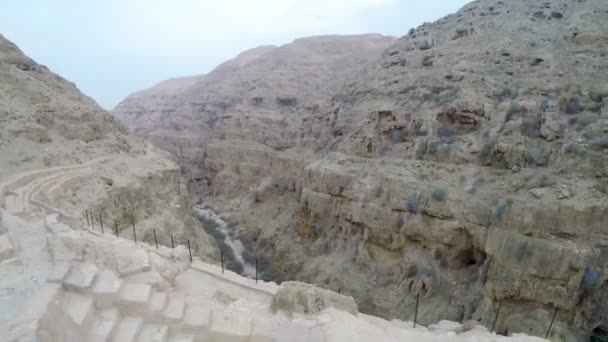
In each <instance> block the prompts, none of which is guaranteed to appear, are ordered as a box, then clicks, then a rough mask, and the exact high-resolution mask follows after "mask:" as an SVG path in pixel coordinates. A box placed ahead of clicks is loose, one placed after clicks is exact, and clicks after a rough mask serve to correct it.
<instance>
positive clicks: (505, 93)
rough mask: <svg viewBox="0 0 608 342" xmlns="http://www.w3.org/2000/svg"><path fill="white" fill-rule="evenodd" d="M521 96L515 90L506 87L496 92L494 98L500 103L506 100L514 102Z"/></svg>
mask: <svg viewBox="0 0 608 342" xmlns="http://www.w3.org/2000/svg"><path fill="white" fill-rule="evenodd" d="M517 96H519V92H518V91H517V89H515V88H511V87H504V88H502V89H500V90H496V91H494V97H495V98H496V99H497V100H498V102H504V101H505V100H512V99H514V98H516V97H517Z"/></svg>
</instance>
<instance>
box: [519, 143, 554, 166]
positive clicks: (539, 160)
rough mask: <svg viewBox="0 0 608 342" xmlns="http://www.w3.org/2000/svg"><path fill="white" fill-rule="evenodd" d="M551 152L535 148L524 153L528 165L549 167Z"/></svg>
mask: <svg viewBox="0 0 608 342" xmlns="http://www.w3.org/2000/svg"><path fill="white" fill-rule="evenodd" d="M550 154H551V152H550V151H549V150H547V149H545V148H541V147H535V148H530V149H528V150H526V152H524V158H525V159H526V162H528V164H533V165H536V166H547V165H548V164H549V155H550Z"/></svg>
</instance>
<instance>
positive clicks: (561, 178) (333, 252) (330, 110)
mask: <svg viewBox="0 0 608 342" xmlns="http://www.w3.org/2000/svg"><path fill="white" fill-rule="evenodd" d="M607 37H608V4H607V3H606V2H605V1H602V0H580V1H565V0H553V1H549V0H548V1H527V0H513V1H495V0H480V1H473V2H471V3H469V4H468V5H466V6H465V7H463V8H462V9H461V10H460V11H458V12H457V13H454V14H450V15H448V16H446V17H444V18H441V19H439V20H437V21H436V22H433V23H425V24H423V25H421V26H419V27H417V28H415V29H412V30H410V32H409V33H408V34H407V35H406V36H403V37H401V38H400V39H398V40H396V41H393V42H392V43H390V44H387V45H386V48H382V51H381V52H378V53H377V55H376V57H375V58H369V59H368V60H367V61H365V62H363V61H361V63H359V64H358V68H357V71H355V72H348V73H340V72H336V73H335V74H332V76H331V77H329V78H331V79H333V80H334V81H333V82H327V83H326V84H325V86H326V87H325V86H324V87H318V84H317V83H316V81H317V80H318V79H317V78H305V79H300V78H301V77H306V76H307V75H306V74H302V73H299V72H298V70H308V68H309V67H310V65H309V64H307V63H306V61H302V60H301V59H298V58H296V57H293V59H290V61H293V62H292V63H291V64H289V63H288V62H285V61H283V60H282V59H278V60H277V59H276V57H275V55H273V54H263V53H262V52H259V53H260V54H261V57H259V58H260V59H266V60H267V62H266V63H268V65H277V69H278V70H284V69H283V68H282V67H283V66H284V64H281V63H287V64H288V65H291V66H292V69H290V70H287V71H286V73H285V74H284V75H281V76H282V77H283V78H284V82H285V84H291V82H293V79H294V75H297V77H296V78H297V79H298V82H297V84H298V86H302V87H304V88H306V87H305V86H306V82H310V83H309V84H308V85H309V87H307V88H306V90H305V91H304V90H303V91H302V92H301V93H300V92H298V94H307V95H306V98H311V99H314V101H313V102H306V103H307V105H305V106H303V102H304V101H306V100H303V99H302V97H301V96H299V97H298V96H296V95H287V92H280V91H277V94H280V95H279V96H276V97H271V99H274V100H271V102H272V103H269V102H268V96H267V95H260V96H259V97H260V98H262V100H256V99H255V98H256V97H257V96H254V94H255V92H254V91H253V90H252V92H246V93H243V92H239V91H232V89H233V88H225V87H223V86H222V85H225V84H230V82H237V80H239V79H240V78H238V77H237V76H235V75H231V74H228V73H227V74H224V77H226V78H228V79H221V78H220V79H218V78H217V77H211V78H207V77H209V75H211V74H213V73H214V72H212V73H211V74H209V75H208V76H205V77H204V78H203V81H200V82H198V83H197V85H198V84H200V85H204V86H201V87H198V86H196V85H195V86H193V87H192V88H191V91H190V92H183V93H182V95H181V96H182V98H181V100H180V101H181V105H182V106H184V107H192V106H194V103H198V102H197V101H198V99H200V98H201V97H205V96H207V94H208V93H207V91H210V92H211V91H212V92H213V94H214V95H215V96H214V99H215V98H217V99H221V98H226V97H231V98H233V99H234V100H233V102H226V103H225V105H218V106H219V107H210V105H209V104H205V105H204V108H205V110H202V109H201V110H200V111H199V112H198V114H197V115H186V116H184V115H185V114H184V113H187V112H188V111H182V110H176V111H175V112H174V113H168V114H167V116H166V117H165V119H164V120H166V121H165V122H164V123H163V122H161V121H158V120H156V121H155V124H158V125H160V126H161V127H162V131H163V134H164V135H165V136H167V141H172V145H171V146H168V145H163V144H159V146H162V147H165V148H168V149H169V150H171V151H173V152H176V153H177V154H178V155H180V156H181V157H182V158H183V160H182V161H183V162H184V163H183V165H184V166H185V167H187V168H189V169H190V170H191V171H192V173H193V178H194V181H195V182H194V183H193V188H196V189H197V190H200V191H202V192H203V195H204V196H205V201H206V203H207V204H209V205H210V206H212V207H213V208H214V209H216V210H217V211H220V212H223V213H224V214H225V215H226V216H231V217H232V218H233V219H234V220H238V221H239V223H240V224H241V226H243V227H245V228H246V230H247V231H248V234H249V238H251V239H252V240H253V241H255V242H256V243H255V245H256V248H257V251H258V253H260V254H263V255H265V256H266V257H268V258H269V259H270V260H271V261H272V264H273V266H272V268H273V273H275V274H279V275H280V277H281V278H287V279H293V278H295V279H299V280H303V281H308V282H311V283H316V284H319V285H323V286H324V287H328V288H331V289H334V290H337V289H341V291H343V293H347V294H349V295H352V296H353V297H354V298H355V299H356V301H357V303H358V305H359V308H360V309H361V310H362V311H364V312H368V313H374V314H377V315H381V316H383V317H387V318H395V317H396V318H401V319H412V318H413V315H414V310H413V308H414V305H415V298H416V294H418V295H420V298H421V303H420V312H419V319H421V320H422V321H423V322H425V323H434V322H437V321H439V320H441V319H450V320H453V321H465V320H468V319H474V320H477V321H479V322H481V323H482V324H484V325H485V326H487V327H489V326H491V325H492V324H493V323H494V319H495V318H496V317H497V320H496V327H497V329H498V331H500V332H502V333H512V332H526V333H528V334H533V335H540V336H544V334H545V333H546V330H547V327H548V326H549V325H550V322H551V319H552V317H553V315H554V314H555V323H554V325H553V330H552V334H551V338H552V340H554V341H587V340H588V339H589V336H590V335H591V334H595V335H597V336H605V335H606V334H607V333H606V332H607V331H608V311H607V310H608V308H607V307H606V306H605V305H603V303H605V302H606V299H607V298H608V297H607V296H608V282H607V281H606V279H607V277H608V258H607V256H608V254H607V253H608V231H607V229H608V225H606V222H607V217H608V172H607V170H608V155H607V150H608V88H607V87H606V82H605V79H606V77H607V76H608V64H607V63H606V56H607V54H608V38H607ZM314 39H315V38H310V39H309V40H314ZM302 41H305V40H300V41H296V43H294V45H296V44H297V42H302ZM289 46H290V45H287V46H286V47H289ZM262 49H263V50H262V51H265V50H266V49H268V48H262ZM280 49H281V48H280ZM256 51H257V50H253V52H256ZM271 51H272V50H271ZM365 51H367V52H369V51H368V50H365ZM367 52H366V53H365V54H362V55H364V56H367ZM234 61H238V58H237V59H236V60H234ZM234 61H232V62H227V64H226V65H232V64H231V63H234ZM259 63H261V62H259ZM222 69H223V67H220V68H218V69H217V70H222ZM243 69H246V68H243ZM320 70H323V71H325V69H320ZM330 73H331V71H330ZM238 75H240V74H238ZM276 76H277V75H276V74H273V73H272V72H267V74H266V75H260V76H259V77H258V78H257V79H256V81H257V83H256V84H269V83H270V82H275V81H274V80H275V78H276ZM230 77H234V79H230ZM215 84H217V86H215ZM251 87H252V88H253V85H252V86H251ZM283 88H285V89H290V88H289V86H285V87H281V89H283ZM256 89H257V88H256ZM199 96H200V97H199ZM239 96H240V97H239ZM291 98H296V99H297V100H294V101H292V100H291ZM275 100H276V101H275ZM128 101H129V100H127V101H126V102H128ZM218 101H219V100H218ZM239 101H240V102H239ZM273 101H274V102H273ZM217 103H219V102H216V104H217ZM234 103H239V105H236V104H234ZM308 103H310V104H308ZM240 105H242V106H245V105H246V106H247V108H252V107H251V106H254V107H255V106H259V108H260V109H259V110H255V111H251V112H250V111H247V110H241V109H240V108H242V107H239V106H240ZM142 106H143V104H142ZM308 107H310V110H308ZM201 108H203V107H201ZM262 108H263V109H264V110H263V111H262ZM289 108H294V109H293V113H295V114H297V116H296V115H292V114H291V113H292V112H291V111H290V109H289ZM302 109H304V110H302ZM148 112H150V113H151V114H150V115H153V113H154V112H155V109H151V110H150V111H147V112H142V113H141V116H142V117H145V116H146V115H147V113H148ZM190 112H191V113H192V112H194V111H190ZM114 113H115V114H116V115H117V116H118V117H119V118H123V117H124V116H125V115H126V114H125V111H124V108H122V106H119V107H118V108H117V109H115V110H114ZM217 113H222V114H221V115H219V114H217ZM262 113H263V116H262ZM152 117H153V116H152ZM192 117H194V119H193V118H192ZM262 117H264V118H273V120H267V121H268V122H272V124H270V123H269V124H268V125H263V126H261V122H262V121H263V120H262ZM251 120H255V121H251ZM239 122H240V124H239ZM282 122H284V123H282ZM294 122H295V123H297V125H296V124H294ZM211 123H213V124H211ZM229 123H230V124H229ZM274 123H278V125H275V124H274ZM188 124H190V126H189V129H188V130H187V131H182V130H180V129H179V128H177V127H184V126H186V125H188ZM173 125H175V127H172V126H173ZM139 127H140V125H139V124H136V125H135V126H134V127H133V128H134V129H135V130H136V131H138V130H139ZM259 127H263V129H261V128H259ZM159 130H161V129H160V128H159ZM138 132H139V133H140V134H142V135H143V136H149V137H151V138H152V139H154V133H152V132H143V131H138ZM193 132H195V133H193ZM185 133H187V134H185ZM191 133H192V134H191ZM260 135H261V136H260ZM171 137H172V138H171ZM184 137H185V138H184ZM190 137H192V138H190ZM182 138H184V139H185V140H187V141H181V140H180V141H178V139H182ZM192 141H196V143H192ZM157 143H158V142H157ZM186 148H188V149H189V150H188V151H187V153H186V152H184V149H186ZM499 308H500V312H499V314H498V315H497V311H498V310H499ZM598 338H600V337H598ZM602 338H605V337H602Z"/></svg>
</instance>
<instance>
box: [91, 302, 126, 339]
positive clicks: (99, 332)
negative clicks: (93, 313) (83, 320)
mask: <svg viewBox="0 0 608 342" xmlns="http://www.w3.org/2000/svg"><path fill="white" fill-rule="evenodd" d="M120 318H121V315H120V312H119V311H118V309H116V308H114V309H108V310H102V311H100V312H99V313H98V314H97V318H96V319H95V322H94V323H93V328H92V329H91V332H90V334H89V337H88V339H87V341H90V342H110V341H111V340H112V336H113V334H114V333H115V332H116V328H117V327H118V323H119V322H120Z"/></svg>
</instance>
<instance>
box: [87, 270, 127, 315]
mask: <svg viewBox="0 0 608 342" xmlns="http://www.w3.org/2000/svg"><path fill="white" fill-rule="evenodd" d="M121 283H122V281H121V280H120V279H119V278H118V277H117V276H116V275H115V274H114V272H112V271H110V270H103V271H101V272H100V273H99V274H98V275H97V281H96V282H95V286H93V296H94V297H95V305H96V306H97V307H98V308H100V309H107V308H110V307H112V306H113V305H114V303H115V302H116V300H117V299H118V295H119V292H120V285H121Z"/></svg>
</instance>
